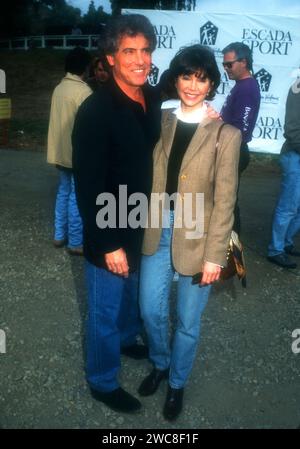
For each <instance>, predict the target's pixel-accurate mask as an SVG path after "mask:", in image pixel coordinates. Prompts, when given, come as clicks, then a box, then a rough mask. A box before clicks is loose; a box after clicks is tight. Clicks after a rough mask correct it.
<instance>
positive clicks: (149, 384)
mask: <svg viewBox="0 0 300 449" xmlns="http://www.w3.org/2000/svg"><path fill="white" fill-rule="evenodd" d="M168 376H169V370H168V369H166V370H163V371H162V370H159V369H156V368H154V369H153V370H152V371H151V373H150V374H149V375H148V376H147V377H145V379H144V380H143V382H142V383H141V385H140V386H139V389H138V392H139V394H140V395H141V396H150V395H151V394H154V393H155V392H156V390H157V389H158V386H159V384H160V382H161V381H162V380H163V379H167V378H168Z"/></svg>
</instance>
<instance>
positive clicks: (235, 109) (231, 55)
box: [221, 42, 260, 234]
mask: <svg viewBox="0 0 300 449" xmlns="http://www.w3.org/2000/svg"><path fill="white" fill-rule="evenodd" d="M222 53H223V55H224V57H223V66H224V69H225V70H226V73H227V75H228V77H229V79H231V80H235V82H236V83H235V86H234V87H233V88H232V90H231V91H230V93H229V95H228V96H227V98H226V100H225V103H224V105H223V107H222V110H221V116H222V119H223V120H224V122H225V123H229V124H230V125H233V126H235V127H236V128H238V129H239V130H240V131H241V132H242V143H241V148H240V162H239V178H240V176H241V173H242V172H243V171H244V170H245V169H246V168H247V166H248V164H249V161H250V157H249V149H248V145H247V144H248V142H250V141H251V139H252V132H253V129H254V126H255V123H256V119H257V115H258V111H259V105H260V92H259V86H258V83H257V81H256V80H255V78H253V76H252V73H251V72H252V62H253V60H252V53H251V50H250V48H249V47H248V46H247V45H245V44H243V43H241V42H233V43H231V44H229V45H227V47H225V48H224V49H223V50H222ZM233 229H234V230H235V231H236V232H237V233H238V234H239V233H240V230H241V221H240V211H239V206H238V199H237V201H236V206H235V211H234V226H233Z"/></svg>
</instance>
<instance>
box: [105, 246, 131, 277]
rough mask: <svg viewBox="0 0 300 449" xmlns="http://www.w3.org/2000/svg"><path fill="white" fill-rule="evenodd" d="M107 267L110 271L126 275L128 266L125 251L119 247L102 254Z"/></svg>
mask: <svg viewBox="0 0 300 449" xmlns="http://www.w3.org/2000/svg"><path fill="white" fill-rule="evenodd" d="M104 259H105V263H106V266H107V269H108V270H109V271H111V272H112V273H115V274H119V275H120V276H124V277H125V278H127V277H128V272H129V267H128V263H127V257H126V253H125V251H124V250H123V249H122V248H120V249H117V250H116V251H112V252H111V253H106V254H105V255H104Z"/></svg>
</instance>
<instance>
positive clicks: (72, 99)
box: [47, 47, 92, 255]
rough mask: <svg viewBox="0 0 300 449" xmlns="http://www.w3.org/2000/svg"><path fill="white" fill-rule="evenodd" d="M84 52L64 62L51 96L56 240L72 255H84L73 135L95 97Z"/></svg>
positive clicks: (50, 148) (50, 143) (49, 156)
mask: <svg viewBox="0 0 300 449" xmlns="http://www.w3.org/2000/svg"><path fill="white" fill-rule="evenodd" d="M90 60H91V57H90V54H89V52H88V51H87V50H85V49H84V48H80V47H77V48H74V49H73V50H71V51H70V52H69V53H68V54H67V56H66V59H65V72H66V74H65V76H64V78H63V79H62V81H61V82H60V83H59V84H58V86H56V88H55V89H54V92H53V95H52V101H51V110H50V121H49V130H48V149H47V161H48V162H49V163H50V164H55V165H56V167H57V169H58V172H59V185H58V190H57V195H56V203H55V219H54V240H53V244H54V246H55V247H56V248H61V247H63V246H64V245H65V244H67V248H68V251H69V253H70V254H71V255H82V254H83V251H82V221H81V217H80V215H79V211H78V207H77V201H76V196H75V187H74V177H73V170H72V142H71V135H72V130H73V125H74V120H75V116H76V113H77V110H78V108H79V106H80V105H81V103H82V102H83V101H84V100H85V99H86V98H87V97H88V96H89V95H90V94H91V93H92V91H91V89H90V87H89V86H88V85H87V84H86V82H85V81H84V80H85V78H86V77H87V70H88V67H89V64H90Z"/></svg>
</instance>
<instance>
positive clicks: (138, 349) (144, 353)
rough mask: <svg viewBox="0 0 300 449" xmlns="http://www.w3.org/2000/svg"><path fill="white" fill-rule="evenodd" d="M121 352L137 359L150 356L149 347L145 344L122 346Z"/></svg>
mask: <svg viewBox="0 0 300 449" xmlns="http://www.w3.org/2000/svg"><path fill="white" fill-rule="evenodd" d="M121 354H124V355H127V357H131V358H132V359H136V360H141V359H147V358H148V357H149V349H148V347H147V346H145V345H138V344H137V343H135V344H134V345H131V346H124V347H123V348H121Z"/></svg>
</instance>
